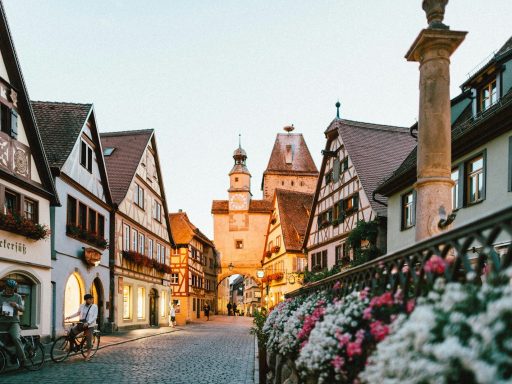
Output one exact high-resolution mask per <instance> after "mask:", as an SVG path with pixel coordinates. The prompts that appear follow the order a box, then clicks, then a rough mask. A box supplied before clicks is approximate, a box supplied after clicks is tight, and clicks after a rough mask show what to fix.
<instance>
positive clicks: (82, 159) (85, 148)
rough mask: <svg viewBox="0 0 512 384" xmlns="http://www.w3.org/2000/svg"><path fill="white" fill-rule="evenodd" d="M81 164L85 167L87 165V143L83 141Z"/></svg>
mask: <svg viewBox="0 0 512 384" xmlns="http://www.w3.org/2000/svg"><path fill="white" fill-rule="evenodd" d="M80 164H81V165H83V166H84V167H85V165H86V164H87V145H85V141H82V142H81V145H80Z"/></svg>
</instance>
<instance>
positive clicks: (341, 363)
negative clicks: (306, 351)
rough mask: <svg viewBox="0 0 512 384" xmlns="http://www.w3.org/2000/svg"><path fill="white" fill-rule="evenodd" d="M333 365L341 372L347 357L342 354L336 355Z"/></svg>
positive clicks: (332, 361)
mask: <svg viewBox="0 0 512 384" xmlns="http://www.w3.org/2000/svg"><path fill="white" fill-rule="evenodd" d="M331 365H332V366H333V367H334V370H335V371H336V372H340V371H341V368H343V366H344V365H345V359H344V358H343V357H341V356H336V357H335V358H334V359H332V360H331Z"/></svg>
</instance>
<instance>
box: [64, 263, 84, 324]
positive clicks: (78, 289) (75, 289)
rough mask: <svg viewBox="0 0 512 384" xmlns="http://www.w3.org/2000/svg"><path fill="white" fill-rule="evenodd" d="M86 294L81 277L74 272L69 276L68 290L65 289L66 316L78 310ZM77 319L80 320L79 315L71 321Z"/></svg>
mask: <svg viewBox="0 0 512 384" xmlns="http://www.w3.org/2000/svg"><path fill="white" fill-rule="evenodd" d="M84 294H85V293H84V290H83V288H82V284H81V281H80V278H79V277H78V276H77V275H76V274H75V273H73V274H72V275H71V276H69V278H68V281H67V282H66V290H65V291H64V317H67V316H69V315H71V314H73V313H75V312H76V311H78V308H79V307H80V304H81V303H82V297H83V295H84ZM76 320H78V317H76V318H74V319H71V321H76Z"/></svg>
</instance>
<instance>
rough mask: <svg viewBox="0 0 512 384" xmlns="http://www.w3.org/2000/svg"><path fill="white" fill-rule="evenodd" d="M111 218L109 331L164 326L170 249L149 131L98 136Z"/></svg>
mask: <svg viewBox="0 0 512 384" xmlns="http://www.w3.org/2000/svg"><path fill="white" fill-rule="evenodd" d="M101 142H102V147H103V153H104V157H105V163H106V166H107V174H108V177H109V184H110V188H111V192H112V200H113V203H114V207H113V210H112V212H111V215H110V231H111V232H110V238H111V239H112V241H111V242H110V265H111V282H110V290H111V294H110V296H111V297H110V302H111V307H112V308H113V311H110V320H111V322H112V323H113V328H114V329H116V328H128V327H131V328H133V327H139V328H140V327H148V326H159V325H164V324H167V323H168V315H169V302H170V300H171V287H170V278H171V267H170V257H169V254H170V250H171V247H172V246H173V244H174V243H173V239H172V235H171V226H170V223H169V213H168V210H167V203H166V200H165V192H164V186H163V182H162V174H161V171H160V162H159V159H158V150H157V146H156V138H155V133H154V130H153V129H146V130H140V131H124V132H111V133H102V134H101Z"/></svg>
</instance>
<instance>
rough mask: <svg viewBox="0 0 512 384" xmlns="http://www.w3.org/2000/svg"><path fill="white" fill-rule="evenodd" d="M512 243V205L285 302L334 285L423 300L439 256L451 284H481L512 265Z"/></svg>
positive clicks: (319, 283) (305, 289)
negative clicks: (484, 276)
mask: <svg viewBox="0 0 512 384" xmlns="http://www.w3.org/2000/svg"><path fill="white" fill-rule="evenodd" d="M511 239H512V206H511V207H509V208H506V209H504V210H502V211H499V212H497V213H493V214H491V215H488V216H487V217H485V218H483V219H479V220H477V221H475V222H472V223H469V224H466V225H463V226H461V227H460V228H456V229H453V230H450V231H448V232H445V233H443V234H441V235H438V236H435V237H432V238H430V239H428V240H425V241H422V242H419V243H417V244H415V245H413V246H411V247H409V248H406V249H402V250H399V251H396V252H393V253H390V254H387V255H384V256H381V257H379V258H377V259H375V260H372V261H370V262H368V263H365V264H362V265H360V266H357V267H354V268H351V269H349V270H346V271H343V272H340V273H338V274H336V275H333V276H330V277H328V278H326V279H324V280H321V281H317V282H315V283H312V284H310V285H307V286H304V287H301V288H299V289H297V290H295V291H293V292H290V293H288V294H287V295H286V297H296V296H302V295H309V294H311V293H313V292H316V291H321V290H332V289H333V287H334V286H335V285H337V287H336V288H337V290H339V295H340V296H345V295H346V294H348V293H350V292H352V291H354V290H361V289H363V288H366V287H369V288H370V289H372V290H375V291H377V290H381V291H384V290H396V289H397V288H401V290H402V291H403V292H404V294H405V295H406V296H409V297H413V296H414V297H418V296H420V295H422V294H424V293H425V291H426V290H427V289H428V287H429V286H431V283H432V282H433V279H434V277H435V272H434V271H432V270H431V264H430V263H432V260H434V259H433V258H434V257H435V258H436V259H437V260H440V261H441V263H442V264H443V274H444V275H445V278H446V279H447V280H448V281H464V282H473V283H477V284H478V283H480V282H481V276H482V273H490V272H489V271H494V272H498V271H501V270H503V269H505V268H507V267H509V266H510V264H511V259H512V242H511ZM497 243H499V244H500V247H502V250H501V254H498V252H497V251H496V249H495V246H496V244H497ZM439 258H441V259H442V260H441V259H439ZM429 260H430V262H429ZM426 267H427V268H426Z"/></svg>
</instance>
